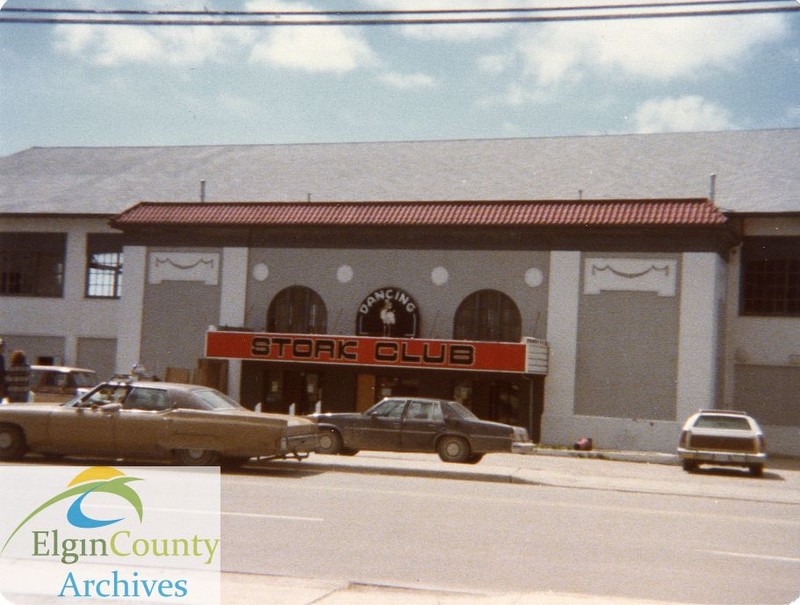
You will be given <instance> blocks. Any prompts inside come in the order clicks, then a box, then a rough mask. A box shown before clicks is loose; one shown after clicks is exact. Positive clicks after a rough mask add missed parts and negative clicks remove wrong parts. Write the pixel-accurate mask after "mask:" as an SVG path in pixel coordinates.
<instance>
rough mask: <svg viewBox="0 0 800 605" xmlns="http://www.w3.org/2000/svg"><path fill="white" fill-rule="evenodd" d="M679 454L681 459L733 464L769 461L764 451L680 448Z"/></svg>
mask: <svg viewBox="0 0 800 605" xmlns="http://www.w3.org/2000/svg"><path fill="white" fill-rule="evenodd" d="M678 456H680V457H681V460H692V461H694V462H711V463H714V464H731V465H740V464H741V465H749V464H764V463H765V462H766V461H767V455H766V454H765V453H763V452H762V453H760V454H751V453H747V452H719V451H711V450H689V449H685V448H678Z"/></svg>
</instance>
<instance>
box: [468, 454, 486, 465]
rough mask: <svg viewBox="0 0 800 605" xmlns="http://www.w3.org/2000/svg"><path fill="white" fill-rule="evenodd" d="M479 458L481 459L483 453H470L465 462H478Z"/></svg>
mask: <svg viewBox="0 0 800 605" xmlns="http://www.w3.org/2000/svg"><path fill="white" fill-rule="evenodd" d="M481 460H483V454H470V457H469V459H467V462H468V463H469V464H478V462H480V461H481Z"/></svg>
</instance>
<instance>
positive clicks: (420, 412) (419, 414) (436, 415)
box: [406, 400, 443, 422]
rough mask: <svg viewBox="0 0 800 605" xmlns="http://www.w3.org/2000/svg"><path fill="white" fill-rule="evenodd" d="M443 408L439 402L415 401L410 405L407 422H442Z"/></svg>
mask: <svg viewBox="0 0 800 605" xmlns="http://www.w3.org/2000/svg"><path fill="white" fill-rule="evenodd" d="M442 419H443V417H442V408H441V406H440V405H439V402H438V401H414V400H412V401H411V402H410V403H409V404H408V409H407V410H406V420H424V421H427V422H441V421H442Z"/></svg>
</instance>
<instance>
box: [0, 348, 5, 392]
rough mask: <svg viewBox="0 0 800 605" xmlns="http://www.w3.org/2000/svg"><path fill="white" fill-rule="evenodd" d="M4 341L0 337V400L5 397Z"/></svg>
mask: <svg viewBox="0 0 800 605" xmlns="http://www.w3.org/2000/svg"><path fill="white" fill-rule="evenodd" d="M5 352H6V341H5V340H3V339H2V338H0V402H2V401H3V399H5V397H6V356H5Z"/></svg>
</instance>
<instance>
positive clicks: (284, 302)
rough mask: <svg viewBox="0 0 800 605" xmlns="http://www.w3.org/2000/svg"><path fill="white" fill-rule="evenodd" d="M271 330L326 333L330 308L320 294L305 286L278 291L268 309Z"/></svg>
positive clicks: (268, 326)
mask: <svg viewBox="0 0 800 605" xmlns="http://www.w3.org/2000/svg"><path fill="white" fill-rule="evenodd" d="M267 329H268V330H269V331H270V332H287V333H290V334H325V333H327V331H328V310H327V308H326V307H325V303H324V302H323V301H322V298H321V297H320V295H319V294H317V293H316V292H314V290H311V289H310V288H306V287H304V286H291V287H289V288H286V289H284V290H281V291H280V292H278V294H277V295H276V296H275V298H274V299H273V300H272V303H271V304H270V306H269V310H268V311H267Z"/></svg>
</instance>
